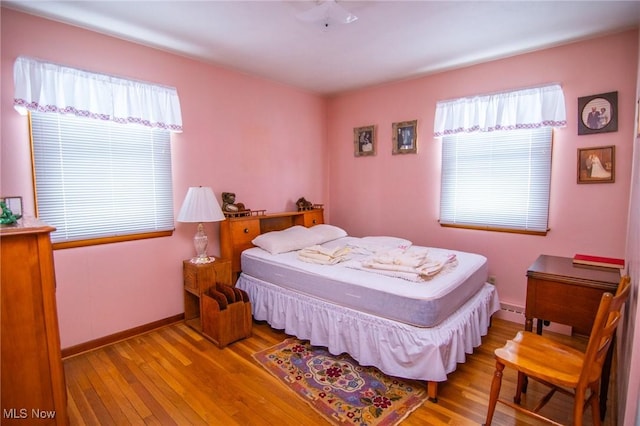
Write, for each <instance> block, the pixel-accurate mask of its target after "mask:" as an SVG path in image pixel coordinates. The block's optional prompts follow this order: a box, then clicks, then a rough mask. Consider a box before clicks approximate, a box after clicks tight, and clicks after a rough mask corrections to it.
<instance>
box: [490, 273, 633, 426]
mask: <svg viewBox="0 0 640 426" xmlns="http://www.w3.org/2000/svg"><path fill="white" fill-rule="evenodd" d="M629 289H630V278H629V277H628V276H625V277H623V278H622V279H621V280H620V284H619V286H618V289H617V291H616V295H615V296H613V295H612V294H611V293H604V294H603V295H602V299H601V300H600V306H599V308H598V313H597V314H596V318H595V321H594V323H593V328H592V329H591V335H590V337H589V342H588V343H587V349H586V351H585V352H581V351H579V350H577V349H574V348H572V347H570V346H567V345H564V344H562V343H559V342H557V341H554V340H553V339H551V338H548V337H544V336H540V335H538V334H535V333H531V332H528V331H520V332H518V334H517V335H516V337H515V338H514V339H513V340H508V341H507V343H506V344H505V345H504V346H503V347H501V348H498V349H496V350H495V358H496V371H495V373H494V376H493V380H492V382H491V394H490V397H489V408H488V411H487V418H486V423H485V424H486V425H487V426H489V425H491V421H492V419H493V414H494V412H495V408H496V403H497V402H500V403H503V404H505V405H507V406H509V407H511V408H513V409H515V410H517V411H520V412H523V413H526V414H528V415H531V416H533V417H535V418H537V419H539V420H544V421H546V422H549V423H552V424H556V425H559V424H560V423H557V422H554V421H553V420H551V419H549V418H546V417H544V416H542V415H540V414H539V413H538V411H539V410H540V409H542V407H544V405H545V404H546V403H547V402H549V400H550V399H551V397H552V396H553V394H554V393H555V392H561V393H564V394H567V395H571V396H573V397H574V407H573V423H574V425H582V415H583V412H584V410H586V408H587V407H588V406H589V405H590V406H591V411H592V416H593V424H594V425H600V404H599V383H600V376H601V374H602V365H603V363H604V360H605V357H606V354H607V350H608V349H609V346H610V345H611V341H612V340H613V337H614V333H615V331H616V328H617V326H618V323H619V321H620V318H621V314H620V309H621V308H622V306H623V305H624V303H625V301H626V300H627V297H628V296H629ZM505 366H509V367H511V368H513V369H515V370H517V371H518V384H517V388H516V395H515V397H514V398H513V400H514V402H515V403H512V402H510V401H507V400H504V399H500V398H499V396H500V387H501V385H502V372H503V370H504V368H505ZM525 378H530V379H533V380H536V381H538V382H540V383H543V384H545V385H547V386H549V387H551V390H550V391H549V393H547V394H546V395H545V396H544V397H543V398H542V399H541V400H540V402H539V403H538V404H537V405H536V406H535V408H533V409H527V408H525V407H524V406H521V405H520V400H521V395H522V391H523V384H524V381H525ZM587 389H588V390H589V391H590V392H589V396H588V397H587ZM527 405H530V404H527ZM531 405H532V404H531Z"/></svg>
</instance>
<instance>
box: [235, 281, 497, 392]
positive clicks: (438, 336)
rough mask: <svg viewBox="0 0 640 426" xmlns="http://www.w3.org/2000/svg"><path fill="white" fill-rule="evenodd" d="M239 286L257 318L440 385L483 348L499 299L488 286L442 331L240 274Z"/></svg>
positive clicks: (387, 369) (394, 372)
mask: <svg viewBox="0 0 640 426" xmlns="http://www.w3.org/2000/svg"><path fill="white" fill-rule="evenodd" d="M236 286H237V287H238V288H240V289H242V290H244V291H246V292H247V293H248V294H249V299H250V300H251V307H252V311H253V317H254V318H255V319H256V320H259V321H266V322H268V323H269V324H270V325H271V327H273V328H275V329H278V330H284V332H285V333H287V334H290V335H293V336H296V337H297V338H299V339H303V340H309V341H310V342H311V344H312V345H316V346H324V347H326V348H327V349H328V350H329V352H331V353H332V354H334V355H339V354H341V353H344V352H346V353H348V354H349V355H351V357H352V358H354V359H355V360H357V361H358V362H359V363H360V365H373V366H375V367H377V368H379V369H380V370H381V371H382V372H384V373H385V374H388V375H390V376H396V377H403V378H406V379H418V380H427V381H436V382H442V381H445V380H446V379H447V374H449V373H451V372H453V371H454V370H455V369H456V366H457V364H458V363H463V362H464V361H465V359H466V354H471V353H473V349H474V348H476V347H478V346H480V344H481V343H482V336H484V335H486V334H487V330H488V329H489V324H490V319H491V315H493V313H495V312H496V311H498V310H499V309H500V303H499V300H498V293H497V291H496V289H495V287H494V286H493V285H490V284H485V285H484V287H482V289H480V291H478V293H477V294H476V295H475V296H474V297H473V298H471V299H470V300H469V301H467V302H466V303H465V304H464V305H463V306H462V307H460V309H458V310H457V311H455V312H454V313H453V314H452V315H451V316H450V317H449V318H447V319H445V320H444V321H443V322H441V323H440V324H439V325H437V326H435V327H430V328H421V327H415V326H411V325H407V324H403V323H400V322H397V321H393V320H389V319H385V318H381V317H376V316H373V315H369V314H366V313H362V312H358V311H354V310H352V309H349V308H345V307H342V306H339V305H335V304H331V303H328V302H325V301H322V300H320V299H316V298H313V297H309V296H306V295H303V294H299V293H295V292H292V291H290V290H287V289H283V288H281V287H278V286H274V285H273V284H269V283H267V282H265V281H262V280H259V279H256V278H254V277H251V276H248V275H245V274H241V275H240V278H239V279H238V282H237V284H236Z"/></svg>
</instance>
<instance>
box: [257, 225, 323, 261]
mask: <svg viewBox="0 0 640 426" xmlns="http://www.w3.org/2000/svg"><path fill="white" fill-rule="evenodd" d="M251 242H252V243H253V245H255V246H258V247H260V248H261V249H263V250H266V251H268V252H269V253H271V254H280V253H286V252H288V251H293V250H302V249H303V248H305V247H310V246H313V245H315V244H318V236H317V235H316V234H315V233H314V232H312V231H311V230H310V229H309V228H305V227H304V226H300V225H296V226H292V227H291V228H287V229H283V230H282V231H271V232H267V233H265V234H262V235H258V236H257V237H255V238H254V239H253V241H251Z"/></svg>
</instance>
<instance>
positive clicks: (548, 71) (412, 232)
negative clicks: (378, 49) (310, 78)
mask: <svg viewBox="0 0 640 426" xmlns="http://www.w3.org/2000/svg"><path fill="white" fill-rule="evenodd" d="M638 44H639V40H638V31H635V30H634V31H627V32H623V33H620V34H615V35H610V36H607V37H602V38H598V39H594V40H590V41H585V42H580V43H575V44H571V45H566V46H562V47H557V48H553V49H548V50H544V51H539V52H534V53H530V54H526V55H520V56H515V57H512V58H508V59H503V60H498V61H493V62H489V63H484V64H480V65H475V66H471V67H468V68H464V69H459V70H454V71H449V72H445V73H441V74H435V75H431V76H426V77H422V78H418V79H412V80H408V81H402V82H397V83H392V84H387V85H382V86H379V87H375V88H369V89H365V90H359V91H355V92H353V93H347V94H343V95H340V96H336V97H334V98H333V99H331V100H330V101H329V105H328V120H327V123H328V131H327V136H328V139H327V140H328V143H329V165H330V167H329V194H330V197H329V198H330V200H331V204H330V212H331V221H332V223H333V224H335V225H339V226H343V227H344V228H346V229H347V230H349V232H350V233H351V234H352V235H364V234H372V233H373V234H383V235H397V236H402V237H406V238H409V239H411V240H413V241H414V242H415V243H418V244H421V245H427V246H435V247H438V246H441V247H451V248H457V249H460V250H466V251H472V252H478V253H482V254H484V255H485V256H487V258H488V259H489V273H490V274H491V275H495V276H496V279H497V287H498V292H499V295H500V299H501V301H502V302H507V303H510V304H515V305H520V306H524V304H525V296H526V275H525V274H526V270H527V268H528V266H529V265H530V264H531V263H532V262H533V261H534V260H535V259H536V257H537V256H538V255H539V254H541V253H546V254H551V255H558V256H573V255H574V254H575V253H577V252H583V253H584V252H587V253H594V254H599V255H602V256H611V257H624V256H625V249H626V248H627V244H628V247H629V248H628V249H627V250H629V256H631V257H630V258H629V259H630V260H632V261H633V262H630V263H632V264H633V265H635V267H636V268H637V267H638V244H639V242H638V239H639V238H640V235H638V229H640V228H639V227H640V225H638V220H639V218H638V209H639V208H640V206H639V205H638V204H639V203H638V200H637V197H636V199H635V204H634V205H631V206H630V204H629V194H630V190H631V169H632V158H633V156H634V151H633V141H634V139H635V135H636V133H635V111H636V99H638V96H640V95H637V93H640V92H636V77H637V76H638V72H639V71H638V70H639V69H640V68H639V65H638V54H639V52H638ZM594 52H597V53H595V54H594ZM638 78H640V77H638ZM551 82H558V83H561V84H562V87H563V90H564V93H565V101H566V105H567V118H568V123H569V124H568V126H567V127H566V128H563V129H559V130H557V131H556V132H555V135H554V147H553V166H552V184H551V206H550V217H549V226H550V229H551V230H550V232H549V233H548V235H547V236H544V237H541V236H528V235H520V234H509V233H498V232H487V231H476V230H464V229H453V228H442V227H440V226H439V225H438V214H439V194H440V169H439V167H440V156H441V143H440V141H439V140H437V139H434V138H433V137H432V135H433V117H434V111H435V104H436V102H437V101H438V100H446V99H453V98H457V97H463V96H468V95H473V94H481V93H491V92H498V91H504V90H509V89H515V88H520V87H528V86H534V85H540V84H544V83H551ZM638 90H640V89H638ZM611 91H618V96H619V99H618V107H619V111H620V114H619V127H618V132H615V133H604V134H596V135H586V136H578V135H577V114H578V113H577V109H578V108H577V98H578V97H580V96H587V95H592V94H597V93H606V92H611ZM413 119H418V140H419V142H418V154H417V155H404V156H392V155H391V137H392V135H391V125H392V123H393V122H396V121H406V120H413ZM372 124H374V125H376V126H377V137H378V147H377V150H378V153H377V155H376V156H375V157H359V158H355V157H354V156H353V136H352V135H353V128H354V127H359V126H366V125H372ZM603 145H615V146H616V179H615V183H613V184H599V185H578V184H577V183H576V163H577V153H576V149H577V148H585V147H593V146H603ZM637 152H638V151H637V148H636V154H635V156H636V167H638V160H637V158H638V154H637ZM635 176H636V182H635V186H636V188H635V193H636V195H637V193H638V188H637V186H638V185H640V182H638V179H637V176H638V171H637V170H636V174H635ZM363 206H366V208H363ZM628 217H629V218H630V221H629V222H630V227H629V229H630V233H629V238H628V239H629V242H627V219H628ZM631 232H633V235H632V234H631ZM633 276H634V283H635V284H634V286H635V289H634V297H633V298H632V299H631V300H630V304H629V308H630V310H631V311H632V312H633V314H634V315H633V317H632V318H630V320H629V323H628V324H629V328H630V329H629V330H627V333H626V336H623V337H625V338H624V339H621V341H622V342H624V343H622V344H619V345H618V348H619V349H621V351H619V353H621V355H622V356H621V358H619V362H620V365H621V366H623V368H622V369H621V370H620V375H619V377H618V383H619V386H621V388H620V389H619V395H620V396H621V397H622V398H621V399H619V401H618V409H619V411H618V416H619V417H618V419H619V420H620V422H619V424H624V425H632V424H634V422H635V421H636V416H637V405H638V394H639V391H640V389H639V385H638V383H639V382H638V378H637V374H636V375H635V378H633V375H632V376H631V378H629V377H627V375H626V374H625V373H626V372H627V371H629V369H628V368H630V367H631V366H633V365H636V366H637V365H638V360H639V359H640V354H639V351H640V340H639V339H638V336H639V334H638V333H639V331H638V330H640V324H638V323H639V322H640V319H638V316H637V315H636V314H635V312H636V305H637V303H638V297H637V292H638V290H637V286H638V271H634V272H633ZM509 319H513V316H510V317H509ZM522 320H524V319H523V318H522ZM634 329H635V332H634ZM634 336H635V337H636V338H635V339H633V337H634ZM634 360H635V362H634ZM635 370H637V368H635ZM627 381H628V382H629V383H628V387H627ZM635 424H637V423H635Z"/></svg>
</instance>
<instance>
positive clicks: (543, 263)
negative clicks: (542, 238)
mask: <svg viewBox="0 0 640 426" xmlns="http://www.w3.org/2000/svg"><path fill="white" fill-rule="evenodd" d="M619 282H620V271H618V270H616V269H610V268H596V267H587V266H574V265H573V261H572V259H571V258H569V257H558V256H548V255H544V254H543V255H540V256H539V257H538V259H537V260H536V261H535V262H534V263H533V265H531V266H530V267H529V269H528V270H527V302H526V307H525V313H524V316H525V319H526V322H525V330H527V331H532V330H533V319H534V318H537V319H538V323H537V332H538V334H541V333H542V322H543V320H544V321H552V322H557V323H560V324H565V325H569V326H571V327H573V333H574V334H580V335H584V336H588V335H589V334H590V333H591V328H592V327H593V321H594V320H595V317H596V313H597V312H598V306H599V305H600V299H601V298H602V294H603V293H605V292H610V293H612V294H615V292H616V289H617V288H618V283H619ZM612 356H613V345H611V347H610V349H609V353H608V354H607V360H606V361H605V365H604V367H603V369H602V380H601V384H600V396H601V398H600V415H601V417H602V418H603V419H604V414H605V411H606V405H607V394H608V390H609V374H610V371H611V357H612Z"/></svg>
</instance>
